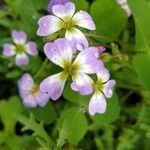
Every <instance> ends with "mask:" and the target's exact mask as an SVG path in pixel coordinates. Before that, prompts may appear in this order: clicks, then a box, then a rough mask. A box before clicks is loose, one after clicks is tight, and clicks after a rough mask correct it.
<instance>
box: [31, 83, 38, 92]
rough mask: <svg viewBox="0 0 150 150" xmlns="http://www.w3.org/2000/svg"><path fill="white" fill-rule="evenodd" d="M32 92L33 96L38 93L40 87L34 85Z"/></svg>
mask: <svg viewBox="0 0 150 150" xmlns="http://www.w3.org/2000/svg"><path fill="white" fill-rule="evenodd" d="M30 91H31V94H36V93H37V92H38V91H39V87H38V85H37V84H33V85H32V86H31V89H30Z"/></svg>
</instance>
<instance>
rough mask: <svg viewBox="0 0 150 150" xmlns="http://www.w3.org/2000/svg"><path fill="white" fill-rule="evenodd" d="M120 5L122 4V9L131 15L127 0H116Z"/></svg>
mask: <svg viewBox="0 0 150 150" xmlns="http://www.w3.org/2000/svg"><path fill="white" fill-rule="evenodd" d="M116 1H117V3H118V4H119V5H121V7H122V9H123V10H124V11H125V12H126V14H127V16H128V17H130V16H131V14H132V13H131V10H130V8H129V5H128V3H127V0H116Z"/></svg>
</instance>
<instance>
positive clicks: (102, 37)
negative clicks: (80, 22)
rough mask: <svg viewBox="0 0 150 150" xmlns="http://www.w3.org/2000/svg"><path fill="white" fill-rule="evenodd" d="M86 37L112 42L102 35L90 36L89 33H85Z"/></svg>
mask: <svg viewBox="0 0 150 150" xmlns="http://www.w3.org/2000/svg"><path fill="white" fill-rule="evenodd" d="M85 35H86V36H88V37H92V38H97V39H103V40H112V38H109V37H106V36H101V35H94V34H88V33H85Z"/></svg>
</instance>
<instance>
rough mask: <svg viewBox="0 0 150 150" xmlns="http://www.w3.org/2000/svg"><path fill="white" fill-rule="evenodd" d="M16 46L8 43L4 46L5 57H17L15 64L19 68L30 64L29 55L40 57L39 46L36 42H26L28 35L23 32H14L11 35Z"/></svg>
mask: <svg viewBox="0 0 150 150" xmlns="http://www.w3.org/2000/svg"><path fill="white" fill-rule="evenodd" d="M11 36H12V39H13V42H14V44H9V43H6V44H4V45H3V51H2V53H3V55H4V56H6V57H11V56H14V55H15V56H16V58H15V63H16V65H18V66H21V65H27V64H28V63H29V58H28V55H27V54H29V55H33V56H36V55H38V51H37V45H36V43H35V42H32V41H30V42H26V40H27V35H26V33H25V32H23V31H16V30H13V31H12V33H11Z"/></svg>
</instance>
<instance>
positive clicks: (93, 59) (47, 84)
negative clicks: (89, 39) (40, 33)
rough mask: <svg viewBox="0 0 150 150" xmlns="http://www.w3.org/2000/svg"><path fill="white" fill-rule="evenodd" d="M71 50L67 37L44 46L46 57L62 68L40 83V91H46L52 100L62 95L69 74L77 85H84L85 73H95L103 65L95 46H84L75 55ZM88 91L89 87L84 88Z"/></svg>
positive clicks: (85, 81)
mask: <svg viewBox="0 0 150 150" xmlns="http://www.w3.org/2000/svg"><path fill="white" fill-rule="evenodd" d="M73 50H74V49H73V47H72V43H71V42H70V41H68V40H67V39H57V40H55V41H54V42H53V43H51V42H50V43H46V44H45V46H44V53H45V55H46V56H47V57H48V59H49V60H50V61H52V62H53V63H54V64H56V65H58V66H60V67H61V68H62V69H63V70H62V71H61V72H60V73H57V74H55V75H52V76H50V77H48V78H46V79H45V80H44V81H43V82H42V83H41V85H40V89H41V91H43V92H47V93H48V94H49V96H50V98H51V99H52V100H57V99H58V98H59V97H60V96H61V95H62V92H63V89H64V86H65V82H66V80H67V79H68V77H70V76H71V77H72V79H73V81H75V82H76V83H77V84H78V86H82V87H86V84H87V82H88V80H89V76H88V75H87V74H93V73H96V72H98V70H99V69H100V68H102V67H103V63H102V62H101V61H100V60H98V57H99V52H98V49H97V48H94V47H91V48H86V49H84V51H82V52H80V53H79V54H78V55H77V56H76V57H74V55H73ZM89 92H91V89H85V93H89Z"/></svg>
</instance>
